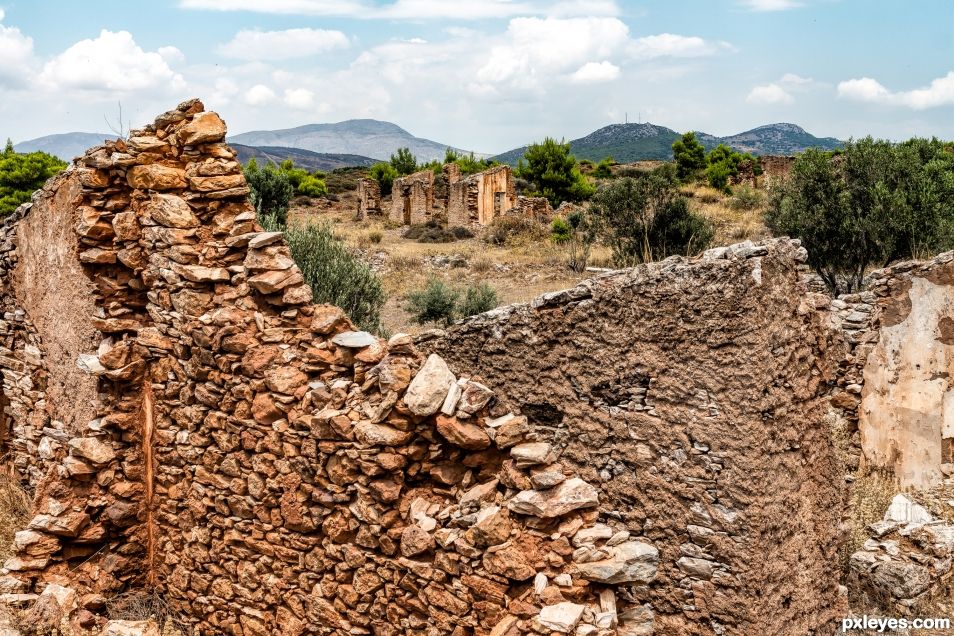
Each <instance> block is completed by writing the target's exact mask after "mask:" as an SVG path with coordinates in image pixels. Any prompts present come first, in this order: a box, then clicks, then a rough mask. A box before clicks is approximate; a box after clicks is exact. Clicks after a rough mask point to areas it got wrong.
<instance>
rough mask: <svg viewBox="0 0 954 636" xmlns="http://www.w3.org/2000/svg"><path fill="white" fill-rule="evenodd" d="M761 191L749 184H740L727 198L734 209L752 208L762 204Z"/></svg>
mask: <svg viewBox="0 0 954 636" xmlns="http://www.w3.org/2000/svg"><path fill="white" fill-rule="evenodd" d="M763 200H764V197H763V196H762V193H761V192H759V191H758V190H755V189H754V188H750V187H749V186H742V187H741V188H739V189H738V190H736V192H735V196H733V197H732V198H731V199H730V200H729V206H730V207H732V208H733V209H736V210H754V209H756V208H757V207H759V206H761V205H762V202H763Z"/></svg>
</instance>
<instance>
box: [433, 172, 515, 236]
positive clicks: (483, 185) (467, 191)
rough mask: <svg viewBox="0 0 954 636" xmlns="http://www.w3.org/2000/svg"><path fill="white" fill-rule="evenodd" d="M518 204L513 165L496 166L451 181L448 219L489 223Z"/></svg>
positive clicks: (458, 222)
mask: <svg viewBox="0 0 954 636" xmlns="http://www.w3.org/2000/svg"><path fill="white" fill-rule="evenodd" d="M516 205H517V191H516V186H515V185H514V180H513V170H512V169H511V168H510V166H496V167H494V168H491V169H489V170H484V171H483V172H478V173H477V174H473V175H470V176H468V177H464V178H462V179H459V180H452V181H450V192H449V195H448V200H447V220H448V224H449V225H452V226H463V227H466V226H469V225H489V224H490V223H491V221H493V220H494V219H495V218H496V217H498V216H501V215H503V214H505V213H506V212H507V211H509V210H511V209H513V208H514V207H515V206H516Z"/></svg>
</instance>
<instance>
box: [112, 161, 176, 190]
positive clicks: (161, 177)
mask: <svg viewBox="0 0 954 636" xmlns="http://www.w3.org/2000/svg"><path fill="white" fill-rule="evenodd" d="M126 181H127V182H128V183H129V185H130V186H131V187H133V188H139V189H142V190H175V189H179V188H184V187H186V180H185V170H183V169H181V168H170V167H168V166H164V165H162V164H159V163H151V164H148V165H145V166H133V167H132V168H130V169H129V171H128V172H127V173H126Z"/></svg>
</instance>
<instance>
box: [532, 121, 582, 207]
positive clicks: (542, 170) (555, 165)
mask: <svg viewBox="0 0 954 636" xmlns="http://www.w3.org/2000/svg"><path fill="white" fill-rule="evenodd" d="M524 161H526V163H524ZM514 174H515V175H516V176H517V177H519V178H521V179H525V180H526V181H527V182H528V183H529V184H530V190H531V191H530V192H529V194H530V195H531V196H540V197H546V198H547V199H549V200H550V204H551V205H552V206H553V207H557V206H559V205H560V204H561V203H563V202H564V201H582V200H584V199H588V198H589V197H591V196H592V195H593V193H594V191H595V188H594V187H593V186H592V185H590V183H589V181H587V180H586V177H584V176H583V174H582V173H581V172H580V167H579V166H578V165H577V162H576V158H575V157H574V156H573V155H572V154H570V144H568V143H561V142H558V141H556V140H554V139H551V138H550V137H547V138H546V139H544V141H543V143H537V144H530V146H529V147H528V148H527V151H526V152H525V153H524V155H523V159H521V160H520V162H519V163H518V164H517V169H516V171H515V173H514Z"/></svg>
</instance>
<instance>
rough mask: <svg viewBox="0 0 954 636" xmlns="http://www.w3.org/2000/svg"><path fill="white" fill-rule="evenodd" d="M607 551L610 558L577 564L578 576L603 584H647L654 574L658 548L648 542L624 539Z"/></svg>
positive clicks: (657, 559) (657, 561)
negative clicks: (625, 540)
mask: <svg viewBox="0 0 954 636" xmlns="http://www.w3.org/2000/svg"><path fill="white" fill-rule="evenodd" d="M609 550H610V556H609V558H606V559H601V560H598V561H590V562H589V563H577V564H576V566H575V567H576V569H577V572H578V573H579V575H580V576H581V577H582V578H584V579H587V580H588V581H594V582H597V583H604V584H618V583H649V582H650V581H652V580H653V579H654V578H655V577H656V566H657V565H658V563H659V551H658V550H657V549H656V548H654V547H653V546H651V545H649V544H648V543H644V542H642V541H627V542H625V543H621V544H619V545H617V546H614V547H612V548H609Z"/></svg>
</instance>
